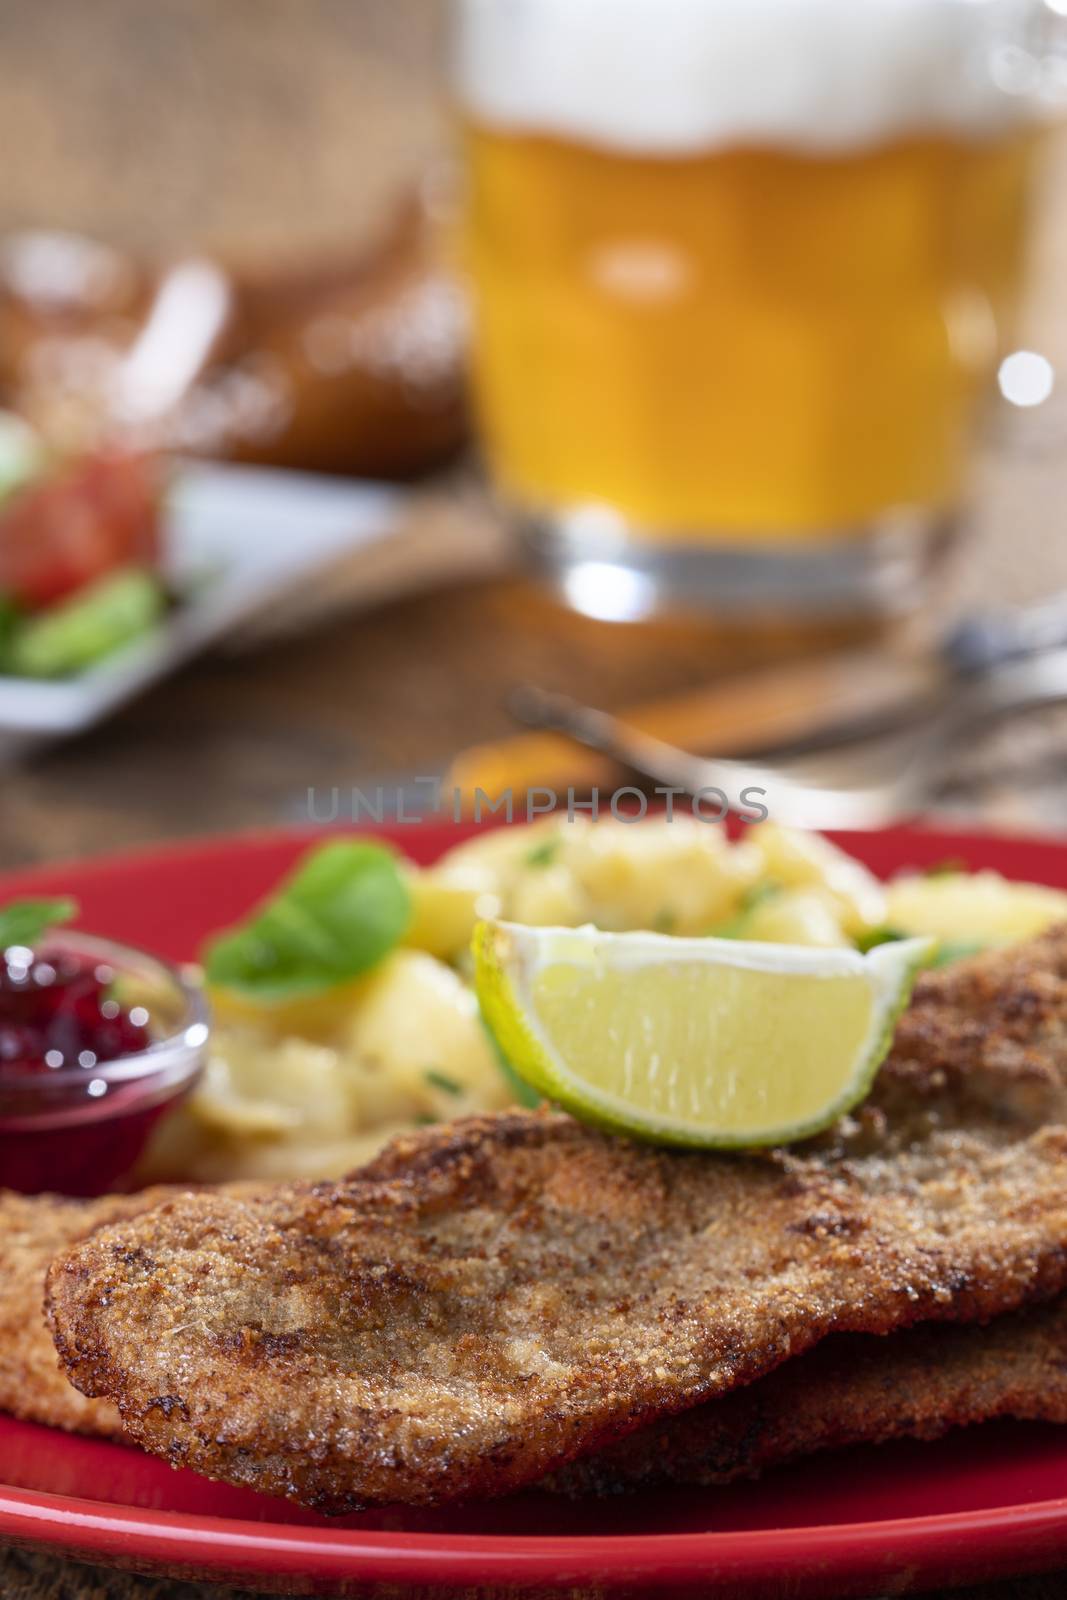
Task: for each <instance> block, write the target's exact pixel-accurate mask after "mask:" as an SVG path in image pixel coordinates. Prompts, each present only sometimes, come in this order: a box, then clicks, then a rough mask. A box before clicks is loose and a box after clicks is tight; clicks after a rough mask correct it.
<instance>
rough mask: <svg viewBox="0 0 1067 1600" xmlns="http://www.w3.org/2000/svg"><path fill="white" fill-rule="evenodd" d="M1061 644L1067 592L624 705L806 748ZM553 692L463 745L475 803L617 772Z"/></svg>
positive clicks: (777, 751)
mask: <svg viewBox="0 0 1067 1600" xmlns="http://www.w3.org/2000/svg"><path fill="white" fill-rule="evenodd" d="M1064 644H1067V593H1064V594H1060V595H1056V596H1054V597H1052V598H1051V599H1049V600H1045V601H1042V602H1040V603H1038V604H1036V605H1033V606H1029V607H1025V608H1020V609H1018V610H1016V611H1012V612H999V613H998V612H990V613H978V614H974V615H971V616H967V617H964V618H962V619H961V620H960V621H959V622H958V623H956V624H955V625H954V626H953V627H952V628H951V629H950V630H949V631H948V632H947V633H945V634H944V635H942V637H941V638H940V639H939V640H937V641H936V642H935V644H934V646H933V648H932V649H930V650H928V651H926V652H924V653H922V654H917V653H911V654H903V653H900V652H892V651H887V650H885V649H882V650H873V649H872V650H852V651H847V652H841V653H837V654H833V655H825V656H820V657H816V658H814V659H809V660H805V661H792V662H788V663H785V664H784V665H777V666H774V667H767V668H761V669H760V670H758V671H756V672H748V673H745V674H743V675H741V674H739V675H736V676H733V677H726V678H723V679H722V680H720V681H718V682H716V683H713V684H710V685H706V686H703V687H701V688H698V689H695V690H689V691H685V692H683V693H681V694H677V695H671V696H667V697H662V698H658V699H655V700H647V701H642V702H639V703H637V704H636V705H633V706H630V707H626V708H624V709H623V710H622V711H620V712H619V716H620V717H621V718H622V719H623V720H624V721H626V722H627V723H630V724H631V725H632V726H633V727H634V728H636V729H638V730H640V731H641V732H642V733H649V734H653V735H655V736H656V737H657V738H660V739H664V740H666V741H667V742H668V743H670V744H675V745H679V746H680V747H681V748H683V749H686V750H692V751H694V752H698V753H707V754H712V753H714V754H716V755H722V756H733V755H738V756H761V757H764V758H770V757H778V758H781V757H783V756H787V755H790V756H791V755H800V754H804V753H807V752H809V751H815V750H820V749H827V748H829V747H831V746H833V745H837V744H844V743H849V742H853V741H857V742H858V741H860V740H862V739H870V738H876V737H878V736H881V735H884V734H887V733H890V732H893V731H897V730H899V729H901V728H905V727H907V726H908V725H909V723H911V722H913V721H917V720H919V719H920V718H921V717H923V716H924V715H928V714H929V713H930V712H931V711H933V710H934V709H936V707H937V706H938V705H940V704H942V703H943V702H944V700H945V699H946V698H948V697H949V696H950V695H951V694H952V693H953V691H954V689H956V688H957V687H958V686H959V685H961V684H962V683H965V682H967V681H969V680H970V679H972V678H974V677H975V676H981V675H983V674H986V673H989V672H992V671H995V670H996V668H997V667H998V666H1001V665H1002V664H1003V663H1005V662H1007V661H1011V660H1015V659H1018V658H1020V657H1022V656H1028V655H1032V654H1036V653H1038V652H1040V651H1043V650H1046V649H1050V648H1054V647H1056V646H1058V645H1064ZM551 701H552V697H551V696H550V695H541V694H540V693H539V692H538V691H537V690H535V689H532V688H531V687H530V686H520V687H519V688H517V689H516V690H514V691H513V692H512V694H511V696H510V697H509V702H508V704H509V710H510V711H511V713H512V715H513V716H514V717H515V719H516V720H517V721H519V722H523V723H525V724H526V725H527V726H528V727H531V728H532V729H534V730H535V731H532V732H528V733H524V734H518V735H515V736H513V737H511V738H506V739H501V740H496V741H493V742H491V743H486V744H478V745H474V746H471V747H470V748H468V749H467V750H464V751H461V752H460V754H459V755H458V756H456V758H455V759H454V760H453V762H452V764H451V766H450V768H449V771H448V773H447V774H446V777H445V782H446V783H447V784H448V785H449V786H450V787H451V788H452V789H454V790H458V791H460V792H461V794H462V795H463V796H464V797H465V798H466V800H467V802H468V804H469V802H470V800H471V798H472V797H473V795H474V793H475V790H481V791H482V793H483V794H485V795H487V796H490V797H493V796H496V795H500V794H502V793H503V792H504V791H505V790H508V789H511V790H512V791H513V792H515V793H521V792H524V791H526V790H528V789H532V788H548V789H555V790H557V791H563V790H565V789H567V788H573V789H574V790H575V791H576V792H586V791H588V790H590V789H592V788H595V787H599V786H603V785H607V784H609V783H611V782H613V781H615V780H617V777H618V771H619V769H618V767H617V765H616V764H615V763H614V762H613V761H612V760H611V759H610V758H609V757H607V756H603V755H600V754H597V753H596V752H594V751H590V750H584V749H579V748H578V747H577V746H576V745H575V744H574V742H573V741H572V740H571V739H569V738H568V737H566V735H564V734H560V733H556V732H553V731H552V725H553V717H552V705H551Z"/></svg>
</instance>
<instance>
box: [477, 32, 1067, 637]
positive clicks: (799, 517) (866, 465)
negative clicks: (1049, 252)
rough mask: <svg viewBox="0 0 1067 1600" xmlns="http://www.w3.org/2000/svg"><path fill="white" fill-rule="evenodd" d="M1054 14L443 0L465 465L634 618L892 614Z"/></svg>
mask: <svg viewBox="0 0 1067 1600" xmlns="http://www.w3.org/2000/svg"><path fill="white" fill-rule="evenodd" d="M1063 9H1067V6H1064V7H1060V6H1059V4H1058V0H457V6H456V10H457V16H456V24H457V26H456V41H455V43H456V49H455V79H454V81H455V88H456V96H457V99H458V104H459V110H460V114H461V118H462V125H463V128H462V132H463V141H464V151H465V180H464V187H465V195H464V218H465V222H464V230H463V240H464V257H465V262H466V265H467V268H468V272H469V278H470V281H471V284H472V288H473V300H474V311H475V395H476V403H477V409H478V415H479V419H480V430H481V438H482V443H483V447H484V451H485V455H486V459H487V462H488V465H489V469H490V472H491V475H492V477H493V479H494V481H495V484H496V487H497V489H498V490H499V492H500V495H501V497H502V499H503V502H504V504H505V506H506V508H507V509H508V512H509V514H510V515H511V516H512V517H513V518H514V521H515V524H516V526H517V528H518V529H519V530H520V533H521V536H522V539H523V541H524V543H525V546H526V548H527V550H528V552H529V554H530V556H531V558H532V559H533V561H534V563H535V564H536V566H537V568H538V569H539V570H540V571H541V572H542V573H543V574H545V575H547V576H548V577H549V578H551V579H552V581H553V582H554V583H555V584H556V586H557V587H558V589H559V590H560V591H561V592H562V594H563V595H564V596H565V597H566V598H567V599H568V600H569V601H570V602H571V603H572V604H573V605H575V606H577V607H578V608H579V609H580V610H584V611H587V612H589V613H590V614H592V615H597V616H603V617H616V618H620V619H621V618H636V617H642V616H647V615H650V614H652V613H654V612H657V611H670V610H671V609H673V608H675V607H678V606H682V607H689V608H706V609H709V610H711V611H713V612H715V611H717V612H719V613H723V614H734V615H736V614H747V613H755V612H764V611H771V612H776V613H780V612H785V613H790V612H792V613H794V614H796V613H804V614H807V615H813V614H823V615H828V616H832V615H839V616H856V615H863V614H864V613H867V612H869V613H870V614H871V615H885V614H891V613H894V612H899V611H902V610H906V609H909V608H910V607H911V606H913V605H914V604H915V602H916V601H917V600H918V599H920V598H921V595H922V591H923V587H924V580H925V577H926V575H927V574H928V573H929V571H930V570H931V568H932V566H933V564H934V563H935V561H936V559H937V557H938V555H939V553H940V552H941V551H942V550H943V549H944V548H945V546H946V543H947V541H948V539H949V536H950V534H951V532H952V530H953V529H954V527H955V526H956V523H957V520H958V516H959V510H960V507H961V504H962V502H963V497H964V494H965V490H966V486H967V469H968V464H969V460H970V458H971V457H972V455H973V448H974V442H975V436H976V424H977V422H978V420H979V418H980V416H981V414H982V411H983V409H984V406H983V402H984V401H985V400H986V398H987V396H988V394H989V392H990V389H991V387H992V386H991V384H990V378H991V375H992V374H994V373H995V371H996V368H997V365H998V362H999V361H1000V360H1001V359H1002V357H1003V356H1004V354H1005V353H1006V351H1007V350H1009V349H1010V348H1011V339H1012V326H1013V321H1014V318H1015V313H1016V309H1017V305H1018V300H1019V290H1020V282H1021V278H1022V270H1023V262H1024V249H1025V240H1026V232H1027V211H1028V198H1029V193H1030V189H1031V179H1032V176H1033V171H1034V165H1035V163H1034V154H1035V150H1036V148H1037V146H1038V143H1039V131H1040V129H1041V127H1042V125H1043V123H1044V122H1045V121H1047V118H1048V116H1049V114H1050V111H1051V108H1052V107H1053V106H1054V105H1056V104H1058V103H1059V101H1060V99H1061V90H1062V84H1063V79H1064V64H1063V59H1062V57H1061V56H1060V55H1058V54H1057V48H1058V47H1060V46H1062V43H1063V41H1062V38H1061V33H1062V30H1063V29H1064V26H1065V23H1064V18H1063V16H1062V15H1058V11H1059V10H1063Z"/></svg>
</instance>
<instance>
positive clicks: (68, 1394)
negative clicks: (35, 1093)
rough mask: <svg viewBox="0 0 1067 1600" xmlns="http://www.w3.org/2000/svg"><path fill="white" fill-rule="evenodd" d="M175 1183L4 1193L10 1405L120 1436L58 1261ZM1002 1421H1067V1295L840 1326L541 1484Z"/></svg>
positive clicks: (2, 1380)
mask: <svg viewBox="0 0 1067 1600" xmlns="http://www.w3.org/2000/svg"><path fill="white" fill-rule="evenodd" d="M168 1192H169V1191H165V1190H147V1191H145V1192H144V1193H143V1194H142V1195H135V1196H129V1197H115V1196H106V1197H105V1198H104V1199H102V1200H67V1199H64V1198H62V1197H61V1196H57V1195H34V1196H32V1197H27V1196H25V1195H17V1194H11V1193H9V1192H3V1191H0V1410H2V1411H8V1412H11V1413H12V1414H13V1415H15V1416H18V1417H23V1418H25V1419H27V1420H29V1421H32V1422H40V1423H44V1424H46V1425H48V1426H50V1427H57V1428H66V1429H68V1430H71V1431H75V1432H78V1433H92V1434H100V1435H103V1436H105V1437H112V1436H115V1435H118V1434H120V1433H121V1423H120V1419H119V1415H118V1411H117V1409H116V1408H115V1407H114V1406H113V1405H111V1404H110V1403H109V1402H108V1401H105V1400H87V1399H86V1398H85V1396H84V1395H82V1394H80V1393H79V1392H78V1390H77V1389H75V1388H74V1386H73V1384H71V1383H70V1382H69V1380H68V1379H67V1377H66V1375H65V1373H64V1372H63V1371H62V1369H61V1368H60V1366H59V1362H58V1359H57V1357H56V1352H55V1346H54V1345H53V1343H52V1340H51V1337H50V1336H49V1332H48V1327H47V1324H46V1322H45V1319H44V1316H43V1312H42V1315H41V1316H40V1317H39V1318H35V1317H33V1315H32V1314H31V1312H30V1308H31V1307H32V1305H33V1302H34V1300H35V1299H38V1300H39V1299H40V1297H41V1295H42V1293H43V1289H44V1277H45V1272H46V1269H47V1267H48V1264H49V1262H50V1261H51V1259H52V1257H53V1256H54V1255H56V1254H57V1253H58V1251H59V1250H60V1249H63V1248H66V1247H69V1246H70V1245H71V1244H73V1243H74V1241H75V1240H76V1239H79V1238H82V1237H84V1236H85V1235H86V1234H87V1233H89V1232H90V1231H91V1230H92V1229H93V1228H94V1227H98V1226H99V1225H100V1224H101V1223H104V1222H110V1221H113V1220H115V1218H116V1217H118V1216H128V1215H131V1214H132V1213H133V1212H134V1211H136V1210H139V1209H142V1208H143V1207H145V1206H148V1205H151V1204H153V1203H158V1201H159V1200H160V1199H161V1198H164V1196H165V1194H166V1193H168ZM992 1417H1017V1418H1029V1419H1033V1420H1039V1421H1045V1422H1067V1298H1065V1297H1063V1296H1061V1297H1059V1298H1058V1299H1056V1300H1054V1301H1053V1302H1051V1303H1050V1304H1049V1305H1047V1306H1037V1307H1028V1308H1027V1309H1026V1310H1024V1311H1020V1312H1016V1313H1014V1314H1010V1315H1008V1316H1005V1317H1001V1318H999V1319H997V1320H996V1321H995V1322H993V1323H991V1324H990V1325H989V1326H987V1327H983V1326H978V1325H973V1324H970V1325H964V1326H962V1327H945V1326H944V1325H941V1324H934V1325H927V1324H922V1325H920V1326H919V1327H916V1328H911V1329H909V1330H907V1331H906V1332H904V1333H897V1334H892V1335H890V1336H889V1337H888V1338H886V1339H884V1340H882V1339H875V1338H870V1337H868V1336H867V1335H865V1334H856V1335H850V1334H840V1335H832V1336H831V1337H830V1338H829V1339H826V1340H824V1341H823V1343H822V1344H821V1345H818V1346H817V1347H816V1348H815V1349H814V1350H813V1351H810V1352H809V1353H808V1354H807V1355H803V1356H799V1357H798V1358H797V1360H795V1361H790V1362H787V1363H786V1365H785V1366H783V1367H779V1368H778V1370H777V1371H776V1372H772V1373H770V1374H769V1375H768V1376H767V1377H765V1378H762V1379H760V1380H759V1381H758V1382H756V1383H754V1384H750V1385H748V1386H747V1387H745V1388H742V1389H735V1390H734V1391H733V1392H732V1393H730V1394H726V1395H723V1396H722V1397H721V1398H720V1399H718V1400H713V1401H710V1402H709V1403H708V1404H707V1405H704V1406H696V1407H694V1409H693V1410H692V1411H687V1412H684V1413H682V1415H680V1416H677V1417H670V1418H667V1419H665V1420H664V1421H663V1422H658V1423H652V1424H651V1425H650V1426H649V1427H647V1428H640V1429H638V1431H637V1432H636V1433H633V1434H630V1435H628V1436H627V1437H626V1438H625V1439H621V1440H619V1441H618V1442H617V1443H616V1444H614V1445H609V1446H608V1447H607V1448H606V1449H605V1450H603V1451H601V1452H599V1453H597V1454H594V1455H592V1456H588V1457H586V1458H584V1459H583V1460H580V1461H576V1462H572V1463H571V1464H570V1466H567V1467H563V1468H562V1469H561V1470H560V1471H559V1472H557V1473H555V1474H552V1475H550V1476H549V1477H548V1478H546V1479H544V1480H542V1482H541V1484H540V1485H539V1487H541V1488H545V1489H549V1490H552V1491H554V1492H558V1493H562V1494H567V1495H571V1496H579V1495H587V1494H595V1495H605V1494H620V1493H623V1492H626V1491H631V1490H634V1489H638V1488H649V1487H655V1486H658V1485H663V1484H668V1483H673V1484H707V1485H717V1484H724V1483H729V1482H732V1481H733V1480H735V1479H737V1478H745V1477H754V1476H756V1475H757V1474H758V1473H760V1472H762V1471H765V1470H766V1469H767V1468H769V1467H773V1466H776V1465H778V1464H780V1463H781V1462H783V1461H787V1460H790V1459H793V1458H794V1457H797V1456H805V1455H811V1454H813V1453H815V1452H816V1451H819V1450H828V1449H836V1448H839V1447H841V1446H844V1445H850V1444H862V1443H868V1444H873V1443H880V1442H882V1441H884V1440H886V1439H895V1438H904V1437H910V1438H922V1439H931V1438H936V1437H938V1436H939V1435H941V1434H942V1433H946V1432H948V1430H949V1429H951V1428H954V1427H960V1426H963V1425H965V1424H969V1423H977V1422H983V1421H986V1420H988V1419H990V1418H992Z"/></svg>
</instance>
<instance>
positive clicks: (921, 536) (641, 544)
mask: <svg viewBox="0 0 1067 1600" xmlns="http://www.w3.org/2000/svg"><path fill="white" fill-rule="evenodd" d="M956 526H957V520H956V518H955V517H953V516H951V515H949V514H946V513H944V512H932V511H919V510H912V511H896V512H892V513H887V514H886V515H885V516H883V517H880V518H878V519H875V520H873V521H871V522H869V523H865V524H863V525H859V526H855V527H850V528H842V529H836V530H834V531H833V532H832V533H830V532H828V533H827V534H825V535H823V536H818V535H812V536H810V537H806V538H805V539H804V540H803V542H801V541H798V540H797V538H796V537H795V536H791V537H789V538H788V539H785V538H783V539H782V540H781V541H780V542H772V541H769V540H763V541H760V542H758V543H757V542H755V541H749V542H747V543H743V542H740V541H738V540H736V536H735V542H733V543H731V542H730V540H729V538H728V537H718V536H714V535H712V534H710V533H709V535H708V536H707V538H706V539H703V540H699V541H698V540H696V539H687V540H685V541H681V540H677V539H675V540H673V541H672V539H671V538H670V536H669V534H662V533H659V532H655V533H650V532H649V531H648V530H643V529H639V528H633V527H630V526H629V525H627V524H626V523H625V522H624V521H623V520H622V519H621V518H619V517H618V516H617V515H616V514H615V513H613V512H610V511H608V510H607V509H606V508H605V509H600V508H580V509H576V510H573V511H562V512H558V511H557V512H551V513H549V512H545V513H538V512H530V511H525V512H520V513H519V516H518V527H519V532H520V537H521V541H522V545H523V549H524V552H525V556H526V559H527V564H528V566H529V568H530V570H531V571H532V572H533V573H534V574H535V575H536V576H537V577H538V578H539V579H540V580H542V581H543V582H545V583H547V584H549V585H550V586H551V588H552V589H553V590H554V591H555V592H556V594H557V595H558V596H559V598H560V599H562V600H563V601H564V603H565V604H566V605H568V606H569V607H571V609H572V610H575V611H578V612H581V613H582V614H583V615H585V616H588V617H594V618H596V619H598V620H600V621H604V622H641V621H645V620H647V619H649V618H655V617H664V616H668V615H671V614H678V613H689V614H691V615H703V616H706V617H712V618H716V617H717V618H723V619H725V618H729V619H731V620H737V619H744V618H749V617H751V618H764V617H767V618H786V619H798V620H809V619H810V620H820V619H826V620H827V621H834V620H854V619H856V618H864V617H870V618H871V619H872V620H876V619H890V618H894V617H903V616H907V615H909V614H910V613H912V612H914V611H915V610H916V609H917V608H918V607H919V605H920V604H921V603H922V602H923V600H924V599H925V598H926V596H927V594H928V590H929V585H930V582H931V579H932V578H933V576H934V574H935V572H936V570H937V568H938V567H939V565H940V564H941V562H942V560H943V558H944V556H945V554H946V553H947V551H948V548H949V546H950V545H951V543H952V540H953V536H954V534H955V531H956Z"/></svg>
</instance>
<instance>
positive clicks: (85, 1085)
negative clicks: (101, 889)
mask: <svg viewBox="0 0 1067 1600" xmlns="http://www.w3.org/2000/svg"><path fill="white" fill-rule="evenodd" d="M115 976H116V974H115V971H114V970H113V969H112V968H111V967H110V966H109V965H108V964H107V963H106V962H105V961H103V960H101V958H100V957H99V956H97V955H92V954H87V953H85V952H82V951H78V950H77V949H76V948H74V949H65V948H64V947H63V945H62V944H61V943H60V942H56V944H55V945H54V946H50V945H47V944H46V945H44V946H43V947H42V948H41V949H40V950H37V951H33V952H31V951H30V950H28V949H24V948H23V947H21V946H12V947H11V948H9V949H7V950H6V951H4V952H3V953H2V955H0V1185H3V1186H6V1187H7V1188H11V1189H19V1190H21V1191H22V1192H23V1193H27V1194H34V1193H38V1192H40V1191H42V1190H56V1191H58V1192H59V1193H62V1194H72V1195H89V1194H102V1193H104V1192H105V1191H106V1190H108V1189H110V1188H113V1187H114V1186H116V1185H117V1184H118V1183H119V1182H120V1180H121V1179H123V1178H124V1177H126V1176H127V1175H128V1174H129V1172H130V1171H131V1169H132V1168H133V1166H134V1164H135V1162H136V1160H137V1157H138V1156H139V1155H140V1153H141V1150H142V1148H143V1146H144V1144H145V1141H146V1139H147V1138H148V1135H149V1132H150V1131H151V1128H152V1126H153V1124H154V1123H155V1122H156V1121H157V1120H158V1119H159V1118H160V1117H161V1116H162V1115H163V1114H164V1112H165V1111H167V1110H168V1109H169V1107H170V1106H171V1105H172V1104H173V1103H174V1100H175V1098H176V1097H177V1096H179V1095H180V1094H181V1093H182V1092H183V1089H184V1088H185V1087H188V1084H187V1083H185V1084H179V1083H175V1082H174V1081H173V1079H172V1078H171V1077H168V1076H167V1075H166V1074H163V1073H161V1072H160V1071H159V1070H158V1068H157V1067H156V1066H155V1064H154V1062H153V1061H152V1060H150V1059H146V1063H145V1071H144V1072H143V1073H139V1074H138V1073H135V1074H134V1075H132V1076H130V1077H126V1076H125V1075H124V1074H122V1073H118V1074H117V1075H114V1076H113V1075H111V1074H109V1071H108V1066H109V1063H111V1064H114V1063H115V1062H117V1061H118V1060H119V1059H120V1058H122V1057H129V1056H135V1057H136V1056H137V1055H138V1054H139V1053H140V1052H142V1051H146V1050H147V1049H148V1047H149V1046H150V1045H151V1044H152V1042H153V1032H152V1030H151V1025H150V1024H151V1019H150V1017H149V1014H148V1011H147V1009H146V1008H145V1006H143V1005H139V1004H136V1003H135V1004H131V1005H126V1004H124V1003H123V1002H122V1000H120V999H119V998H118V996H117V994H116V992H115V988H116V986H115Z"/></svg>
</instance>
